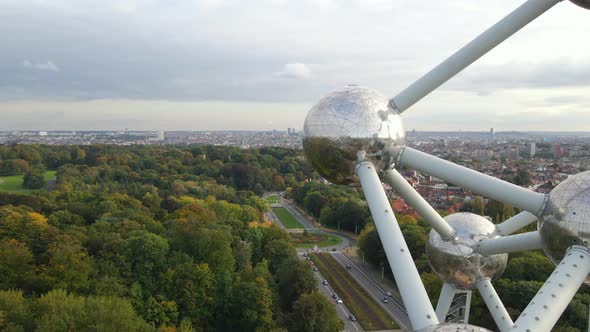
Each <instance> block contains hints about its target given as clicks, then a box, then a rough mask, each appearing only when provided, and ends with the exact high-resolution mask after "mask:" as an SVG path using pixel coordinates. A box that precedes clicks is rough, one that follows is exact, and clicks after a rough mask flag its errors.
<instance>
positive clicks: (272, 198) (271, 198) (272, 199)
mask: <svg viewBox="0 0 590 332" xmlns="http://www.w3.org/2000/svg"><path fill="white" fill-rule="evenodd" d="M266 201H267V202H268V204H277V203H278V202H279V197H278V196H277V195H270V196H268V197H266Z"/></svg>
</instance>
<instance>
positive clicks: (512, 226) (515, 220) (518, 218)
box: [496, 211, 537, 236]
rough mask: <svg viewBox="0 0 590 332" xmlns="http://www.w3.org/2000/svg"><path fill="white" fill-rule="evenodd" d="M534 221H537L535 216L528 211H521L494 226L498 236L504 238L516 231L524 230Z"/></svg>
mask: <svg viewBox="0 0 590 332" xmlns="http://www.w3.org/2000/svg"><path fill="white" fill-rule="evenodd" d="M535 221H537V216H535V215H534V214H532V213H530V212H528V211H523V212H521V213H519V214H517V215H515V216H514V217H512V218H509V219H507V220H505V221H504V222H502V223H501V224H499V225H498V226H496V229H497V230H498V232H499V233H500V234H502V235H504V236H506V235H510V234H512V233H514V232H516V231H518V230H519V229H522V228H525V227H526V226H528V225H530V224H532V223H534V222H535Z"/></svg>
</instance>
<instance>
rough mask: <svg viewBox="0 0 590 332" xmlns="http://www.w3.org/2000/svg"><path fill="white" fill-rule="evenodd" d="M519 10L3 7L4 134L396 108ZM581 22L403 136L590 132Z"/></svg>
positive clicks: (449, 6) (474, 76)
mask: <svg viewBox="0 0 590 332" xmlns="http://www.w3.org/2000/svg"><path fill="white" fill-rule="evenodd" d="M519 4H520V2H518V3H514V2H512V1H508V0H502V1H497V2H494V3H486V4H485V5H477V6H476V5H474V4H473V3H472V2H470V1H468V0H454V1H448V2H444V3H439V2H427V3H415V2H414V1H409V0H405V1H395V2H393V1H381V0H373V1H357V0H354V1H353V0H351V1H347V2H337V1H328V0H322V1H311V0H309V1H287V0H282V1H279V0H264V1H258V2H254V3H248V4H244V3H241V2H237V1H230V0H228V1H213V0H208V1H196V2H185V1H176V2H173V3H168V2H167V3H164V2H161V1H130V0H127V1H123V2H121V1H114V0H113V1H105V2H101V3H100V5H97V4H94V3H92V2H88V1H83V2H71V1H61V0H60V1H52V2H51V3H49V2H41V1H33V0H26V1H11V0H4V1H0V13H1V14H0V17H2V20H0V27H2V29H0V41H2V43H3V51H4V55H3V57H2V59H0V70H2V72H3V75H2V77H1V78H0V116H2V117H3V119H2V121H1V123H0V130H35V129H38V130H40V129H43V130H122V129H124V128H133V129H135V130H270V129H275V128H287V127H294V128H297V129H301V128H302V126H303V121H304V119H305V115H306V113H307V111H308V110H309V108H310V107H311V106H312V105H313V104H314V103H315V102H316V101H317V100H319V99H320V98H321V97H322V96H323V95H325V94H327V93H329V92H330V91H333V90H336V89H339V88H342V87H343V86H345V85H346V84H350V83H356V84H360V85H363V86H367V87H371V88H375V89H377V90H379V91H381V92H382V93H384V94H385V95H387V96H390V97H391V96H393V95H394V94H396V93H397V92H399V91H400V90H402V89H403V88H405V87H406V86H407V85H408V84H410V83H411V82H413V81H414V80H415V79H417V78H418V77H419V76H421V75H422V74H423V73H424V72H426V71H427V70H429V69H431V68H432V67H433V66H435V65H436V64H438V62H439V61H440V59H443V58H445V57H446V56H448V55H449V54H451V53H452V52H454V51H455V50H456V49H458V48H459V47H461V46H462V45H463V44H464V43H466V42H467V41H469V40H470V39H471V38H473V37H474V36H475V35H476V34H477V33H478V32H480V31H483V30H484V29H486V28H487V27H488V26H489V25H491V24H492V23H493V22H495V21H497V20H498V19H499V18H501V17H503V16H504V15H506V14H507V13H508V12H510V11H511V10H512V9H514V8H515V7H516V6H518V5H519ZM163 14H164V15H163ZM586 14H587V13H585V12H584V11H581V10H579V9H578V8H577V7H576V6H575V5H573V4H571V3H569V2H563V3H560V4H558V5H557V6H556V7H555V8H553V9H552V10H550V11H549V12H548V13H546V14H545V15H543V16H542V17H541V18H539V19H538V20H536V21H535V22H533V23H532V24H530V25H529V26H527V27H525V28H524V29H523V31H520V32H519V33H517V34H516V35H515V36H513V37H512V38H511V39H509V40H508V41H507V42H506V43H504V44H503V45H502V46H500V47H498V48H497V49H495V50H493V51H492V52H490V54H488V55H486V56H485V57H484V58H482V60H481V61H478V63H477V64H474V65H473V66H472V67H471V68H468V69H467V70H466V71H465V72H464V73H462V74H460V75H459V76H457V77H456V78H454V79H452V80H451V81H450V82H448V83H447V84H445V85H443V87H442V89H440V90H439V91H437V92H435V93H433V94H432V95H431V96H428V97H427V98H425V99H424V100H423V101H421V102H420V103H418V104H417V105H415V106H414V107H412V109H411V110H410V111H408V112H406V113H404V116H403V118H404V122H405V127H406V129H408V130H410V129H414V128H415V129H417V130H437V131H448V130H485V129H486V128H489V127H495V128H502V130H507V131H509V130H519V131H538V130H558V131H583V130H588V127H587V126H586V125H585V123H588V122H589V121H590V97H589V96H588V93H587V91H588V88H589V87H590V62H589V61H588V59H589V57H588V55H590V45H589V44H587V43H583V42H582V41H583V40H585V37H586V36H587V35H588V33H589V32H590V21H588V20H587V18H586V17H585V16H584V15H586ZM302 17H305V24H301V18H302ZM220 22H222V23H220ZM417 22H419V24H416V23H417ZM572 25H575V29H572ZM449 36H453V38H449Z"/></svg>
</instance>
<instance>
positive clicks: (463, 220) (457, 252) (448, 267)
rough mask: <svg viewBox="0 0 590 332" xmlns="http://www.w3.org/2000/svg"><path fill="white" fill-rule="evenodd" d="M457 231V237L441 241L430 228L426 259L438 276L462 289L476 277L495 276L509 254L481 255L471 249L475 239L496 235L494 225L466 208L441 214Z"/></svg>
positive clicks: (473, 282)
mask: <svg viewBox="0 0 590 332" xmlns="http://www.w3.org/2000/svg"><path fill="white" fill-rule="evenodd" d="M444 219H445V220H446V221H447V222H448V223H449V225H450V226H451V227H453V229H455V232H456V240H454V241H443V239H442V238H441V237H440V235H439V234H438V233H437V232H436V231H435V230H431V231H430V234H429V237H428V242H427V243H426V255H427V257H428V263H429V264H430V267H431V268H432V270H433V271H434V272H435V273H436V275H438V277H439V278H440V279H441V280H442V281H444V282H448V283H451V284H453V285H455V286H456V287H458V288H462V289H473V288H475V283H476V281H477V280H478V279H479V278H486V277H487V278H490V279H497V278H498V277H499V276H500V275H501V274H502V272H504V269H505V268H506V263H507V261H508V254H498V255H490V256H482V255H480V254H478V253H475V252H474V248H475V247H476V246H477V244H478V242H479V241H480V240H483V239H489V238H495V237H498V235H497V234H496V227H495V226H494V224H493V223H492V222H491V221H489V220H487V219H486V218H484V217H482V216H479V215H476V214H473V213H468V212H461V213H454V214H450V215H448V216H446V217H445V218H444Z"/></svg>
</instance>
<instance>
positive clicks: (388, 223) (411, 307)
mask: <svg viewBox="0 0 590 332" xmlns="http://www.w3.org/2000/svg"><path fill="white" fill-rule="evenodd" d="M356 172H357V175H358V177H359V180H360V183H361V186H362V187H363V192H364V193H365V197H366V199H367V203H368V204H369V209H370V211H371V215H372V216H373V220H374V221H375V226H376V227H377V232H378V233H379V237H380V238H381V242H382V243H383V248H384V250H385V255H386V256H387V260H388V261H389V265H390V266H391V270H392V272H393V276H394V278H395V282H396V284H397V285H398V289H399V292H400V294H401V296H402V299H403V301H404V305H405V307H406V310H407V312H408V317H409V318H410V322H411V323H412V328H413V329H414V330H420V329H423V328H426V327H429V326H434V325H437V324H438V318H437V317H436V313H435V312H434V309H433V308H432V304H431V303H430V300H429V299H428V294H427V293H426V289H425V288H424V285H423V284H422V282H421V280H420V274H419V273H418V270H417V269H416V265H415V264H414V260H413V259H412V256H411V255H410V251H409V249H408V245H407V244H406V240H405V239H404V236H403V234H402V232H401V230H400V228H399V225H398V223H397V220H396V219H395V216H394V214H393V210H392V209H391V205H390V204H389V201H388V200H387V196H386V195H385V190H384V189H383V185H382V184H381V180H380V179H379V176H378V175H377V172H376V170H375V166H374V165H373V164H372V163H370V162H366V161H365V162H362V163H360V164H358V165H357V167H356Z"/></svg>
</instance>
